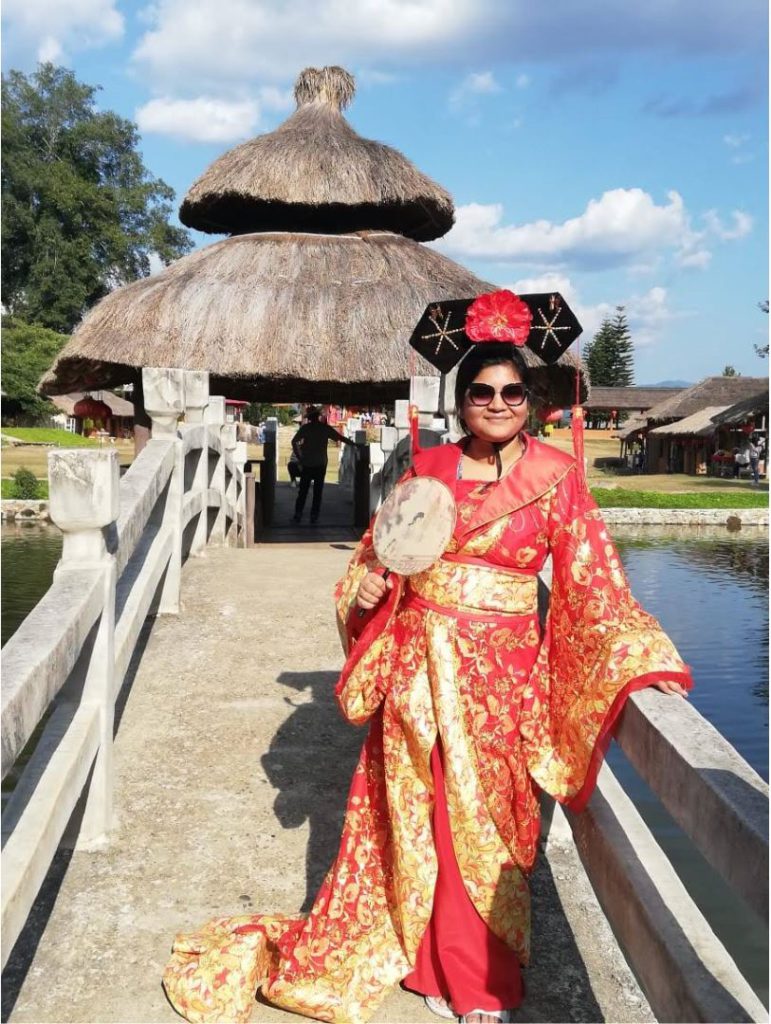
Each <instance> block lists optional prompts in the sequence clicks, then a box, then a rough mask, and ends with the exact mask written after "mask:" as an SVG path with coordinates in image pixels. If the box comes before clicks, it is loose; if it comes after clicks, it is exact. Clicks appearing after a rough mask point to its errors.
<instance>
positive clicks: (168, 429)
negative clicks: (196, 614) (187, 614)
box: [142, 366, 185, 615]
mask: <svg viewBox="0 0 771 1024" xmlns="http://www.w3.org/2000/svg"><path fill="white" fill-rule="evenodd" d="M142 390H143V391H144V396H145V410H146V412H147V415H148V416H149V417H150V421H151V423H152V431H151V440H150V442H149V443H150V444H152V443H153V442H157V441H165V442H171V443H172V444H173V445H174V465H173V468H172V471H171V476H170V477H169V482H168V484H167V485H166V491H165V501H164V503H163V512H162V516H161V522H162V526H163V528H168V529H169V530H170V531H171V536H172V547H171V556H170V558H169V565H168V568H167V569H166V574H165V576H164V579H163V585H162V590H161V595H160V600H159V603H158V611H159V612H160V613H161V614H164V615H176V614H178V612H179V591H180V584H181V580H182V502H183V499H184V491H185V452H184V445H183V443H182V440H181V439H180V437H179V432H178V431H179V420H180V418H181V417H182V416H183V415H184V413H185V371H184V370H173V369H166V368H161V367H155V366H149V367H145V368H144V369H143V370H142Z"/></svg>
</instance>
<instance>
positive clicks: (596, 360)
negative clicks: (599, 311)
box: [584, 318, 612, 387]
mask: <svg viewBox="0 0 771 1024" xmlns="http://www.w3.org/2000/svg"><path fill="white" fill-rule="evenodd" d="M584 359H585V361H586V369H587V371H588V373H589V381H590V383H591V384H592V386H593V387H610V386H612V381H611V379H610V375H611V367H610V362H611V326H610V320H609V319H607V318H606V319H605V320H603V321H602V323H601V324H600V329H599V331H597V333H596V334H595V336H594V338H593V339H592V340H591V342H590V343H589V344H588V345H587V347H586V350H585V353H584Z"/></svg>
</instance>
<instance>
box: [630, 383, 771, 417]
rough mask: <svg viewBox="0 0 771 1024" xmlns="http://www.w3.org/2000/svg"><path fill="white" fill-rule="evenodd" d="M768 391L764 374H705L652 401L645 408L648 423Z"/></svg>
mask: <svg viewBox="0 0 771 1024" xmlns="http://www.w3.org/2000/svg"><path fill="white" fill-rule="evenodd" d="M764 391H768V378H767V377H705V378H704V380H700V381H699V382H698V383H697V384H693V385H692V386H691V387H689V388H686V389H685V390H684V391H680V392H679V393H678V394H677V395H675V396H674V397H673V398H668V399H666V400H665V401H663V402H659V403H658V405H654V406H653V407H652V408H650V409H649V410H648V412H647V418H648V421H649V423H662V422H664V421H665V420H681V419H683V418H684V417H686V416H691V415H693V413H695V412H699V411H700V410H701V409H706V408H707V407H708V406H720V407H721V408H722V409H726V408H727V407H728V406H729V405H733V404H735V403H736V402H741V401H744V399H747V398H752V397H754V396H756V395H759V394H762V393H763V392H764Z"/></svg>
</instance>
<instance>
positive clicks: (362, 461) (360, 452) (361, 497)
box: [352, 430, 370, 527]
mask: <svg viewBox="0 0 771 1024" xmlns="http://www.w3.org/2000/svg"><path fill="white" fill-rule="evenodd" d="M353 440H354V441H355V442H356V444H357V445H358V447H357V448H354V449H352V450H353V452H354V453H355V457H354V461H353V525H354V526H361V527H366V526H368V525H369V519H370V511H369V446H368V444H367V431H366V430H357V431H356V432H355V433H354V435H353Z"/></svg>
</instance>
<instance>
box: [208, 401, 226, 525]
mask: <svg viewBox="0 0 771 1024" xmlns="http://www.w3.org/2000/svg"><path fill="white" fill-rule="evenodd" d="M204 419H205V422H206V424H207V426H208V427H209V429H210V430H212V431H214V432H215V433H216V434H217V436H218V437H219V439H220V446H221V451H220V453H219V454H218V455H217V458H216V461H215V463H214V468H213V469H212V471H211V473H210V474H209V486H210V487H211V488H213V489H214V490H216V491H218V492H219V495H220V498H221V504H220V507H219V508H218V509H217V514H216V516H215V517H214V523H213V525H212V528H211V531H210V533H209V543H210V544H224V543H225V520H226V508H225V446H224V445H223V444H222V431H223V428H224V427H225V399H224V398H223V397H222V396H221V395H212V396H210V398H209V404H208V406H207V407H206V411H205V414H204Z"/></svg>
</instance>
